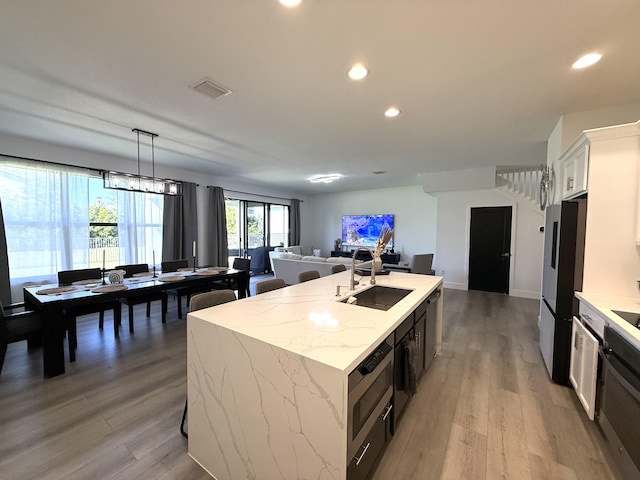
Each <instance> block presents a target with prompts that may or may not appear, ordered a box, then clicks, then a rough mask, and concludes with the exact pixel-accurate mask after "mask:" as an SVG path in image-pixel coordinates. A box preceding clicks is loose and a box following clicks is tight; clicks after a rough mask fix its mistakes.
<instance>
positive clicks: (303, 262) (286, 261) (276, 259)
mask: <svg viewBox="0 0 640 480" xmlns="http://www.w3.org/2000/svg"><path fill="white" fill-rule="evenodd" d="M278 253H279V254H278V255H274V256H272V257H271V264H272V265H273V274H274V276H275V278H281V279H283V280H284V282H285V283H286V284H287V285H295V284H296V283H298V274H299V273H300V272H305V271H307V270H317V271H318V273H320V276H321V277H326V276H327V275H331V267H333V266H334V265H335V264H337V263H342V264H343V265H344V266H345V267H347V269H351V259H350V258H344V257H331V258H324V257H314V256H309V255H307V256H303V255H297V254H295V253H287V252H278ZM356 263H357V264H358V266H363V267H366V266H367V265H370V264H371V262H360V261H356Z"/></svg>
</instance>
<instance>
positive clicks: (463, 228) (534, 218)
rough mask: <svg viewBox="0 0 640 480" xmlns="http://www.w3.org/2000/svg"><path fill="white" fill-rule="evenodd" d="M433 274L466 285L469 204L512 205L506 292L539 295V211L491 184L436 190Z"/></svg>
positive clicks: (454, 284) (456, 285) (455, 284)
mask: <svg viewBox="0 0 640 480" xmlns="http://www.w3.org/2000/svg"><path fill="white" fill-rule="evenodd" d="M437 196H438V213H437V219H438V221H437V228H436V232H437V238H436V253H437V261H435V262H434V268H435V270H436V275H441V274H442V271H443V270H444V271H445V274H444V285H445V287H449V288H457V289H466V288H467V285H468V261H469V252H468V250H469V221H470V209H471V207H489V206H512V207H513V210H512V212H513V216H512V241H511V243H512V249H511V254H512V257H511V275H510V282H509V283H510V288H509V294H510V295H513V296H517V297H527V298H540V285H541V271H542V269H541V265H542V245H543V233H541V232H540V231H539V227H540V226H541V225H544V221H543V217H542V215H541V214H540V213H539V212H538V211H536V209H535V206H533V205H532V206H527V205H526V203H527V201H526V200H518V199H516V198H515V197H512V196H510V195H507V194H505V193H502V192H501V190H499V189H496V188H493V189H486V190H473V191H466V192H445V193H438V195H437Z"/></svg>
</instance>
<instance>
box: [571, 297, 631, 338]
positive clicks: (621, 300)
mask: <svg viewBox="0 0 640 480" xmlns="http://www.w3.org/2000/svg"><path fill="white" fill-rule="evenodd" d="M576 297H577V298H578V299H579V300H581V301H584V302H586V303H587V304H589V305H590V306H591V307H593V308H595V309H596V310H598V311H599V312H600V313H601V314H602V316H603V317H606V320H607V323H608V324H609V325H610V326H611V327H613V328H615V329H616V331H617V332H619V333H620V334H621V335H623V336H624V337H625V338H626V339H628V340H629V341H630V342H631V343H633V344H634V345H635V346H636V347H637V348H640V329H638V328H636V327H634V326H633V325H631V324H630V323H629V322H627V321H625V320H624V319H623V318H621V317H619V316H618V315H616V314H615V313H613V310H619V311H624V312H636V313H639V314H640V297H620V296H615V295H602V294H596V293H584V292H576Z"/></svg>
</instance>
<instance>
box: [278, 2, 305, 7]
mask: <svg viewBox="0 0 640 480" xmlns="http://www.w3.org/2000/svg"><path fill="white" fill-rule="evenodd" d="M301 1H302V0H280V3H281V4H282V5H284V6H285V7H288V8H292V7H297V6H298V5H300V2H301Z"/></svg>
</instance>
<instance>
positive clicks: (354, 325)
mask: <svg viewBox="0 0 640 480" xmlns="http://www.w3.org/2000/svg"><path fill="white" fill-rule="evenodd" d="M365 281H366V282H367V283H366V284H365ZM376 281H377V284H378V285H388V286H395V287H400V288H410V289H413V291H412V292H411V293H410V294H409V295H407V296H406V297H405V298H404V299H403V300H401V301H400V302H398V303H397V304H396V305H395V306H393V307H392V308H391V309H389V310H388V311H386V312H384V311H378V310H373V309H370V308H366V307H362V306H357V305H347V304H344V303H340V302H339V300H340V299H341V298H344V297H348V296H349V293H353V292H348V288H346V289H344V290H345V291H346V293H345V294H344V295H342V296H341V297H336V295H335V293H336V285H343V286H344V285H348V284H349V272H343V273H340V274H335V275H331V276H328V277H323V278H320V279H317V280H313V281H310V282H305V283H302V284H298V285H293V286H291V287H287V288H284V289H280V290H275V291H272V292H268V293H265V294H262V295H258V296H255V297H251V298H247V299H243V300H240V301H237V302H231V303H228V304H224V305H219V306H217V307H212V308H209V309H205V310H200V311H198V312H194V313H190V314H189V316H188V325H187V331H188V337H187V357H188V358H187V363H188V401H189V425H188V429H189V454H190V455H191V456H192V457H193V458H194V459H195V460H196V461H197V462H198V463H200V464H201V465H202V466H203V467H204V468H205V469H206V470H207V471H208V472H209V473H210V474H211V475H212V476H214V477H215V478H217V479H218V480H237V479H241V478H250V479H268V480H271V479H297V478H307V479H322V480H324V479H341V480H344V478H345V477H346V467H347V458H346V449H347V438H346V437H347V435H346V430H347V425H346V422H347V377H348V374H349V373H350V372H351V370H353V368H354V367H355V366H357V364H358V363H359V362H361V361H362V360H363V359H364V358H365V357H366V355H367V354H368V353H370V352H371V351H372V350H373V348H375V347H376V346H377V345H378V344H379V343H380V342H381V341H382V340H384V338H386V336H388V335H389V334H390V333H391V332H392V331H393V330H394V329H395V328H396V326H397V325H399V324H400V322H401V321H402V320H403V319H404V318H406V316H407V315H408V314H410V313H411V312H412V311H413V310H414V309H415V308H416V307H417V306H418V305H419V304H420V303H421V302H422V301H423V300H424V299H425V298H426V297H427V296H428V295H429V293H431V292H432V291H433V290H435V288H436V287H438V286H439V285H441V284H442V278H441V277H431V276H425V275H409V274H403V273H396V272H394V273H392V274H390V275H388V276H384V277H382V276H380V277H377V278H376ZM362 284H363V285H361V286H360V287H359V288H358V291H361V290H363V289H364V288H367V287H368V286H369V285H368V278H364V279H363V280H362ZM439 312H440V316H441V305H440V308H439ZM438 321H439V322H440V321H441V318H439V319H438ZM440 331H441V330H440V328H438V332H440ZM437 340H438V343H439V339H437Z"/></svg>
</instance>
